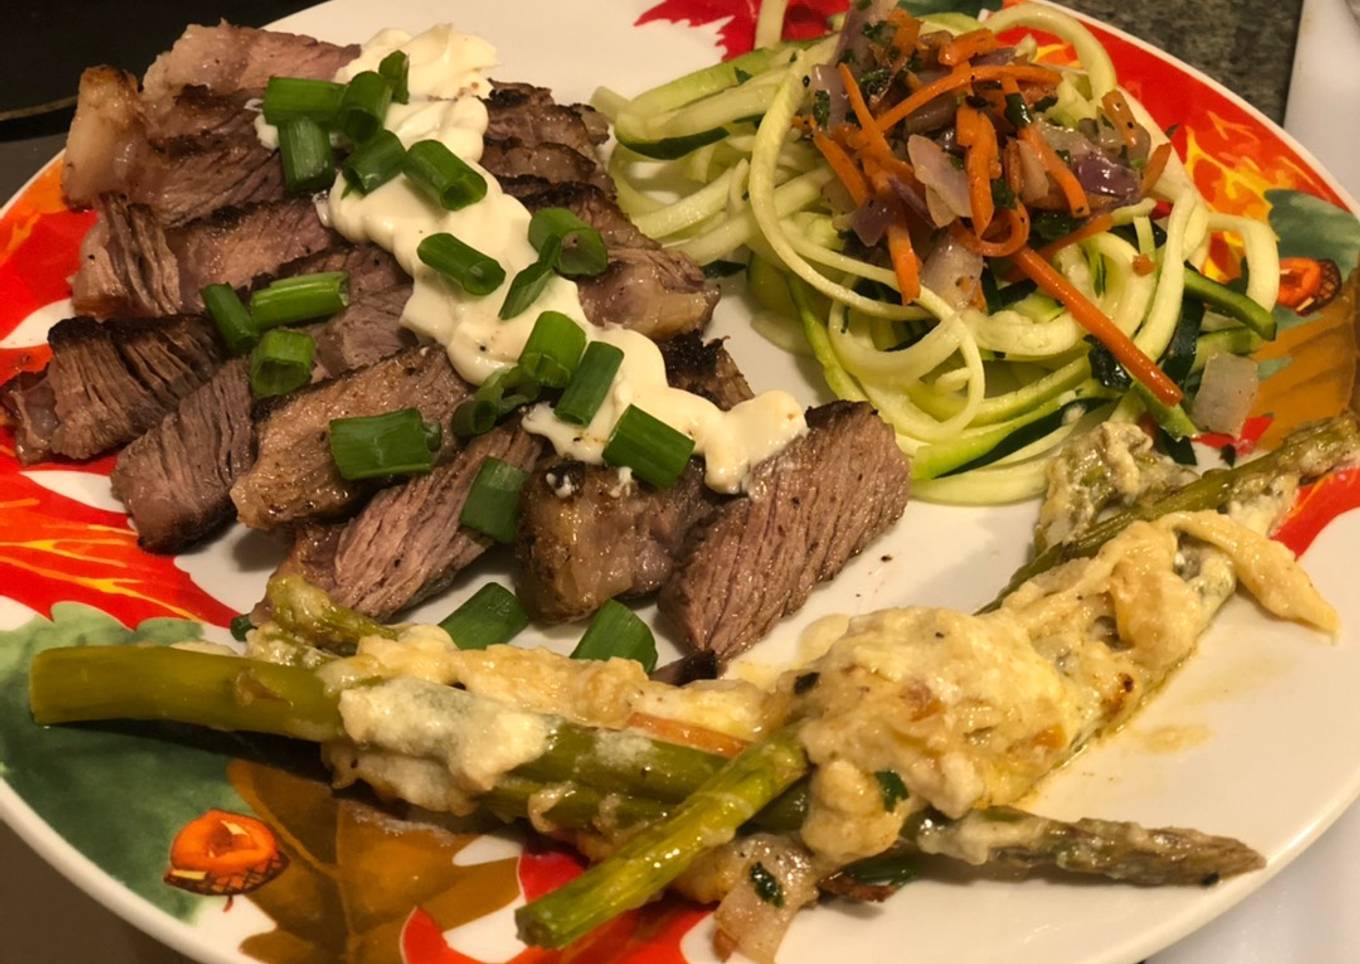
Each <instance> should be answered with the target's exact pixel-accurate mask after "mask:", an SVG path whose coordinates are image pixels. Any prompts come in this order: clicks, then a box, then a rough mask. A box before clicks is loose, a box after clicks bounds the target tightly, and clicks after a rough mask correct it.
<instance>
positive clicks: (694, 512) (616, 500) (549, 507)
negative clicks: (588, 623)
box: [515, 335, 751, 622]
mask: <svg viewBox="0 0 1360 964" xmlns="http://www.w3.org/2000/svg"><path fill="white" fill-rule="evenodd" d="M662 355H663V357H664V358H665V361H666V379H667V381H669V382H670V383H671V384H672V385H674V386H676V387H677V388H683V389H685V390H686V391H691V392H695V393H696V394H701V395H704V396H706V397H707V398H709V399H710V400H712V401H713V402H714V404H716V405H717V406H718V407H719V408H723V409H727V408H731V407H732V406H733V405H735V404H737V403H738V402H741V401H745V400H746V399H748V398H750V397H751V389H750V387H749V386H748V385H747V384H746V379H744V378H743V377H742V375H741V372H739V371H738V370H737V366H736V363H735V362H733V361H732V358H731V356H730V355H728V354H727V352H726V350H724V349H723V347H722V343H721V342H719V341H713V342H710V343H708V344H707V345H705V344H704V343H703V342H702V341H701V340H700V338H699V336H698V335H687V336H684V337H681V338H676V339H672V340H671V341H670V342H667V343H666V344H664V345H663V346H662ZM722 501H723V497H722V496H720V495H718V494H717V493H714V492H713V491H712V490H710V489H709V488H708V487H707V486H706V485H705V484H704V473H703V467H702V466H701V465H700V464H699V463H698V462H691V463H690V465H689V466H688V467H687V468H686V469H685V472H684V474H683V475H681V477H680V480H679V481H678V482H677V483H676V485H675V486H674V487H673V488H670V489H657V488H654V487H653V486H651V485H649V484H647V483H645V482H633V483H629V484H627V485H625V484H622V483H621V482H620V479H619V473H618V471H617V470H616V469H612V468H608V467H606V466H601V465H585V464H583V463H581V462H577V461H574V460H563V459H557V460H554V461H552V462H549V463H548V464H547V465H545V466H543V467H541V468H539V469H538V470H537V471H536V472H534V473H533V474H532V475H531V476H530V479H529V481H528V482H527V483H525V486H524V490H523V492H522V493H521V496H520V513H521V515H520V524H519V531H518V534H517V538H516V541H515V557H516V561H517V563H518V578H517V580H516V587H517V589H518V591H519V595H520V598H521V599H522V600H523V602H524V604H525V606H526V607H528V608H529V610H530V611H531V612H533V613H535V614H536V615H537V616H538V617H539V618H541V619H545V620H548V621H550V622H562V621H567V620H573V619H582V618H585V617H586V616H589V615H590V614H591V613H593V612H595V610H597V609H599V608H600V606H602V605H604V603H605V602H606V601H608V600H609V599H612V598H614V597H615V596H642V595H646V594H648V593H651V592H655V591H656V590H657V589H659V588H660V587H661V585H662V583H663V582H665V580H666V579H667V577H668V576H669V575H670V574H671V570H672V568H673V566H674V559H675V557H676V556H677V555H678V554H679V552H680V549H681V546H682V544H683V542H684V539H685V536H686V534H687V533H688V532H689V530H690V528H691V527H692V526H693V525H694V524H695V523H696V522H698V521H699V520H700V519H702V518H704V517H706V516H707V515H709V514H710V513H711V512H712V511H713V510H714V509H715V508H716V507H717V506H718V505H720V504H721V502H722Z"/></svg>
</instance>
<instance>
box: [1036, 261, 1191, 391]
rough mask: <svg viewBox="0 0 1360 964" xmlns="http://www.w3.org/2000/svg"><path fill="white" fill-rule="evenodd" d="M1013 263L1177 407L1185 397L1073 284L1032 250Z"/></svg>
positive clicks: (1150, 386) (1154, 389)
mask: <svg viewBox="0 0 1360 964" xmlns="http://www.w3.org/2000/svg"><path fill="white" fill-rule="evenodd" d="M1011 262H1012V263H1013V264H1014V265H1015V266H1016V267H1017V268H1019V269H1020V270H1021V272H1023V273H1024V274H1025V275H1026V276H1027V277H1028V278H1029V279H1030V280H1031V281H1033V282H1034V283H1035V284H1036V285H1038V286H1039V288H1040V289H1041V290H1043V291H1044V292H1046V293H1047V294H1049V295H1052V296H1053V297H1054V298H1056V299H1057V300H1058V301H1060V302H1062V303H1063V304H1064V305H1065V306H1066V307H1067V310H1068V311H1070V312H1072V317H1073V318H1076V319H1077V322H1078V323H1079V324H1080V325H1081V326H1082V327H1083V328H1085V329H1086V330H1087V331H1089V332H1090V333H1091V334H1093V335H1095V337H1096V340H1097V341H1099V342H1100V343H1101V344H1102V345H1104V346H1105V347H1106V348H1107V349H1109V351H1110V354H1112V355H1114V357H1115V359H1116V360H1117V361H1118V362H1119V363H1120V364H1121V365H1123V366H1124V368H1125V369H1127V370H1128V373H1129V374H1130V375H1132V376H1133V377H1134V378H1136V379H1138V381H1140V382H1142V383H1143V384H1144V385H1145V386H1147V389H1148V390H1149V391H1150V392H1152V394H1153V395H1154V396H1155V397H1156V398H1157V400H1158V401H1160V402H1161V403H1162V404H1164V405H1175V404H1177V403H1179V402H1180V400H1181V399H1182V398H1183V397H1184V394H1183V393H1182V392H1181V390H1180V386H1178V385H1177V384H1176V383H1175V382H1173V381H1172V380H1171V379H1170V378H1168V377H1167V375H1166V372H1164V371H1162V370H1161V369H1160V368H1158V367H1157V363H1156V362H1155V361H1153V360H1152V359H1151V358H1149V357H1148V356H1147V355H1146V354H1144V352H1143V350H1142V349H1141V348H1139V347H1138V346H1137V345H1136V344H1134V342H1133V339H1132V338H1130V337H1129V336H1128V335H1126V334H1124V332H1122V331H1120V330H1119V328H1117V327H1116V326H1115V323H1114V322H1113V321H1111V320H1110V319H1109V318H1108V317H1107V316H1106V315H1105V313H1104V312H1103V311H1101V310H1100V309H1099V308H1097V307H1096V306H1095V305H1094V304H1092V303H1091V301H1090V300H1089V299H1088V298H1087V297H1086V296H1085V295H1084V294H1082V293H1081V291H1079V290H1078V289H1077V288H1076V286H1074V285H1073V284H1072V282H1070V281H1068V280H1067V279H1066V278H1065V277H1063V276H1062V274H1061V273H1060V272H1059V271H1058V270H1057V269H1056V268H1054V267H1053V265H1051V264H1049V263H1048V262H1047V261H1045V260H1044V259H1043V257H1042V256H1041V255H1040V254H1039V252H1037V251H1035V250H1034V249H1033V248H1021V249H1020V250H1019V251H1017V252H1015V254H1013V255H1011Z"/></svg>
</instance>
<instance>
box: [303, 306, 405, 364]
mask: <svg viewBox="0 0 1360 964" xmlns="http://www.w3.org/2000/svg"><path fill="white" fill-rule="evenodd" d="M410 297H411V284H410V282H402V283H401V284H397V285H393V286H392V287H390V288H387V289H386V290H384V291H378V292H374V293H372V294H368V295H366V296H365V297H364V298H362V299H360V300H358V301H353V302H351V304H350V306H349V307H348V308H346V309H345V310H344V311H342V312H340V313H339V314H338V315H336V316H335V317H334V318H332V319H331V320H330V321H328V322H326V323H325V324H324V325H320V326H318V329H317V330H316V331H315V332H313V338H314V339H315V341H316V367H317V369H318V375H319V376H320V377H324V378H335V377H336V376H337V375H341V374H343V373H344V372H348V371H353V370H354V369H356V368H362V367H363V366H365V365H371V364H373V363H374V362H376V361H381V360H382V359H384V358H387V357H388V356H389V355H395V354H396V353H397V352H399V351H402V350H403V349H407V348H413V347H415V345H416V336H415V334H414V333H413V332H412V331H411V330H410V329H409V328H405V327H403V326H402V324H401V310H402V309H403V308H404V307H406V301H407V299H408V298H410Z"/></svg>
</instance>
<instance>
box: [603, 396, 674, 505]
mask: <svg viewBox="0 0 1360 964" xmlns="http://www.w3.org/2000/svg"><path fill="white" fill-rule="evenodd" d="M693 452H694V439H692V438H690V437H689V436H688V435H686V434H684V433H683V432H677V431H676V430H675V429H673V428H671V427H670V426H669V425H667V424H666V423H665V422H663V421H661V420H660V419H658V418H654V417H653V416H651V415H648V414H647V413H646V412H644V411H643V410H642V409H640V408H638V407H637V406H636V405H629V406H628V408H627V409H626V410H625V411H624V413H623V417H622V418H620V419H619V421H618V424H617V425H615V426H614V431H613V433H612V434H611V435H610V436H609V444H607V445H606V446H605V447H604V460H605V461H606V462H608V463H609V464H610V465H620V466H624V467H626V468H630V469H632V470H633V472H634V473H635V474H636V475H637V476H638V477H639V478H641V479H644V480H646V481H647V482H650V483H652V485H654V486H656V487H657V488H658V489H669V488H670V487H671V486H673V485H675V483H676V480H677V479H679V478H680V473H681V472H683V471H685V466H686V465H688V464H689V457H690V455H691V454H692V453H693Z"/></svg>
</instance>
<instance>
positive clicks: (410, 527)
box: [283, 424, 542, 619]
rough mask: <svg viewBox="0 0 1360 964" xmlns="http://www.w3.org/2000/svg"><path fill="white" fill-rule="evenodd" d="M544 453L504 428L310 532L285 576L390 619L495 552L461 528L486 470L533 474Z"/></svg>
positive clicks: (513, 428) (519, 431)
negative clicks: (492, 465) (491, 463)
mask: <svg viewBox="0 0 1360 964" xmlns="http://www.w3.org/2000/svg"><path fill="white" fill-rule="evenodd" d="M541 451H542V443H541V442H540V441H539V440H538V439H536V438H534V437H533V436H531V435H529V434H528V433H527V432H525V431H523V430H522V429H521V428H520V427H519V425H518V424H507V425H502V426H500V427H499V428H496V429H494V430H493V431H491V432H489V433H488V434H486V435H482V436H479V437H477V438H475V439H473V440H472V441H471V442H469V443H468V445H467V446H466V447H465V448H464V449H462V451H460V452H459V453H458V454H457V455H456V456H455V457H454V458H453V459H452V460H451V461H449V462H447V463H445V464H443V465H441V466H439V467H437V468H436V469H435V470H434V471H433V472H430V473H429V474H428V475H422V476H416V477H415V478H413V479H411V480H410V481H408V482H406V483H404V484H402V485H398V486H394V487H392V488H389V489H383V490H382V491H381V492H379V493H378V494H377V495H375V496H374V497H373V499H372V500H371V501H370V502H369V503H368V504H367V505H366V506H365V507H364V508H363V510H362V511H360V512H359V514H358V515H356V516H355V517H354V518H353V519H350V520H349V521H347V522H342V523H336V524H331V525H314V526H309V527H307V528H306V529H305V530H304V531H303V532H302V533H301V534H300V535H299V536H298V538H297V541H296V542H295V544H294V549H293V553H292V554H291V555H290V557H289V559H288V561H287V562H285V563H284V566H283V568H284V569H285V570H294V571H299V572H301V573H302V574H303V576H304V577H305V578H307V579H308V581H310V582H313V583H315V584H316V585H319V586H322V587H323V588H325V589H326V590H327V591H328V592H330V593H331V594H332V595H333V596H334V597H335V598H336V599H337V600H338V601H339V602H340V603H341V604H342V605H345V606H350V607H352V608H354V609H357V610H359V611H360V612H363V613H367V614H368V615H370V616H373V617H375V618H377V619H385V618H387V617H388V616H391V615H392V614H393V613H395V612H398V611H399V610H401V609H404V608H406V607H407V606H410V605H412V604H414V603H416V602H419V601H420V600H422V599H424V598H426V597H428V596H431V595H433V594H435V593H437V592H439V591H440V590H442V589H444V588H445V587H447V586H448V585H449V583H450V582H452V580H453V577H454V576H455V575H456V574H457V573H458V572H459V571H460V570H461V569H463V568H464V567H465V566H467V565H468V564H470V563H471V562H472V561H473V560H474V559H476V558H477V557H478V556H480V555H481V554H482V553H483V552H485V551H486V550H487V548H489V547H490V546H491V545H492V542H491V540H490V539H488V538H487V537H485V536H483V535H481V534H480V533H476V532H473V531H472V530H470V529H466V528H464V527H462V526H460V525H459V523H458V519H459V516H460V515H461V514H462V511H463V504H464V503H465V502H466V501H467V496H468V493H469V492H470V491H471V489H472V483H473V480H474V479H475V478H476V477H477V472H478V470H479V469H480V468H481V465H482V462H483V461H485V460H486V459H487V458H498V459H500V460H501V461H503V462H508V463H510V464H511V465H514V466H516V467H517V468H520V469H522V470H525V471H527V470H528V469H529V468H530V467H532V465H533V464H534V462H535V461H536V460H537V459H538V456H539V454H540V452H541Z"/></svg>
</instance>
